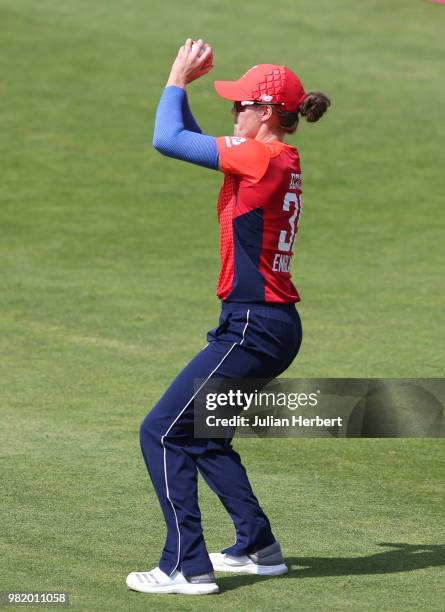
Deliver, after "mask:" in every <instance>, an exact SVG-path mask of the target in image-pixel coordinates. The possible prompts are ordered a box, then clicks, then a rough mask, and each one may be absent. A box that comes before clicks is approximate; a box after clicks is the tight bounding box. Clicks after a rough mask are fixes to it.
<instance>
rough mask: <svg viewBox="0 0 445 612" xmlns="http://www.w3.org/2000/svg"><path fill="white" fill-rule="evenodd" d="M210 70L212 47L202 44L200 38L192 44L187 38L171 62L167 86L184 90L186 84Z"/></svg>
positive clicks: (211, 66)
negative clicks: (174, 86)
mask: <svg viewBox="0 0 445 612" xmlns="http://www.w3.org/2000/svg"><path fill="white" fill-rule="evenodd" d="M212 68H213V51H212V47H211V46H210V45H208V44H206V43H204V41H203V40H202V39H201V38H200V39H199V40H197V41H196V43H194V44H193V41H192V39H191V38H187V40H186V41H185V44H184V45H182V47H180V49H179V51H178V55H177V56H176V59H175V61H174V62H173V66H172V68H171V71H170V76H169V78H168V81H167V85H176V86H177V87H182V88H184V87H185V86H186V85H188V83H191V82H192V81H194V80H195V79H199V77H202V76H204V75H205V74H207V73H208V72H209V71H210V70H211V69H212Z"/></svg>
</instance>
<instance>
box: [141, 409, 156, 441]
mask: <svg viewBox="0 0 445 612" xmlns="http://www.w3.org/2000/svg"><path fill="white" fill-rule="evenodd" d="M154 421H155V419H154V418H153V416H151V413H150V412H149V413H148V414H147V416H146V417H145V419H144V420H143V421H142V423H141V425H140V427H139V439H140V441H141V446H143V447H148V446H151V445H153V444H160V443H161V434H160V432H158V431H157V427H156V424H155V422H154Z"/></svg>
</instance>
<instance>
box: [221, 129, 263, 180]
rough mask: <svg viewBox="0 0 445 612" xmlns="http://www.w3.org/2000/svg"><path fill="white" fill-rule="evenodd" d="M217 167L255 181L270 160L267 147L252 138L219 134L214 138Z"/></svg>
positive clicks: (260, 176) (261, 174)
mask: <svg viewBox="0 0 445 612" xmlns="http://www.w3.org/2000/svg"><path fill="white" fill-rule="evenodd" d="M216 146H217V148H218V155H219V169H220V170H221V172H224V174H236V175H238V176H241V177H242V178H245V179H247V180H249V181H252V182H254V183H257V182H258V181H259V180H261V179H262V178H263V176H264V175H265V173H266V170H267V168H268V166H269V162H270V153H269V150H268V148H267V147H266V145H265V144H263V143H262V142H259V141H258V140H254V139H252V138H239V137H237V136H220V137H219V138H217V139H216Z"/></svg>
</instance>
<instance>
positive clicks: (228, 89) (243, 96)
mask: <svg viewBox="0 0 445 612" xmlns="http://www.w3.org/2000/svg"><path fill="white" fill-rule="evenodd" d="M214 85H215V89H216V93H217V94H218V96H220V97H221V98H224V99H225V100H231V101H232V102H241V101H242V100H250V97H251V95H252V92H247V91H245V90H244V89H243V88H242V87H241V86H240V83H239V81H215V83H214Z"/></svg>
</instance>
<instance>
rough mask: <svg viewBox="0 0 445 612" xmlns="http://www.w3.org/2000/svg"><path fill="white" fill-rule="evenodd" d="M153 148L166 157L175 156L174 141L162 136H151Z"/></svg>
mask: <svg viewBox="0 0 445 612" xmlns="http://www.w3.org/2000/svg"><path fill="white" fill-rule="evenodd" d="M153 147H154V148H155V149H156V151H158V152H159V153H161V154H162V155H166V156H167V157H174V155H175V141H174V138H168V137H165V136H164V135H160V134H156V132H155V133H154V134H153Z"/></svg>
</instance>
